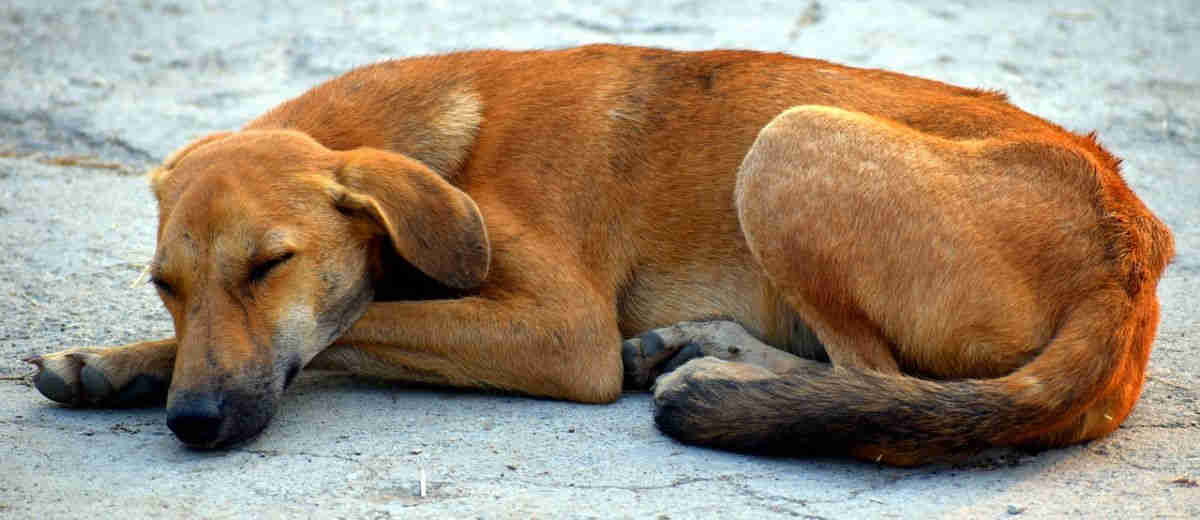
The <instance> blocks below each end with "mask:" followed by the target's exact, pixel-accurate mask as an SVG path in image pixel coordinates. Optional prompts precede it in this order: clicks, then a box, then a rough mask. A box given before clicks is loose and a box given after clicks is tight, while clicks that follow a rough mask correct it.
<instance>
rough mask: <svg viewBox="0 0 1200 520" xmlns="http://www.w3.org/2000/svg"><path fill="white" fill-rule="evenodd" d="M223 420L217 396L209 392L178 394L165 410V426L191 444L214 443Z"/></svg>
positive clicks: (199, 445) (219, 432) (218, 436)
mask: <svg viewBox="0 0 1200 520" xmlns="http://www.w3.org/2000/svg"><path fill="white" fill-rule="evenodd" d="M223 422H224V421H223V420H222V418H221V410H220V405H219V403H218V399H217V396H215V395H211V394H188V395H184V396H180V397H179V398H176V399H173V400H172V403H171V405H170V408H169V409H168V410H167V427H168V428H170V429H171V431H173V432H175V436H176V437H178V438H179V440H180V441H183V443H184V444H188V445H191V446H197V447H210V446H212V445H214V444H215V443H216V442H217V440H218V439H219V438H220V436H221V425H222V423H223Z"/></svg>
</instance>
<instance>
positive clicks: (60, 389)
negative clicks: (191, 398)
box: [24, 347, 169, 407]
mask: <svg viewBox="0 0 1200 520" xmlns="http://www.w3.org/2000/svg"><path fill="white" fill-rule="evenodd" d="M116 348H121V347H116ZM113 354H114V351H113V349H108V348H98V347H81V348H74V349H70V350H64V351H62V352H55V353H53V354H46V355H44V356H33V357H30V358H27V359H25V360H24V361H25V362H26V363H29V364H32V365H33V366H35V367H37V373H35V374H34V375H33V385H34V387H35V388H37V389H38V391H39V392H41V393H42V395H44V396H46V397H47V398H49V399H51V400H53V401H57V402H60V403H63V404H66V405H70V406H114V407H115V406H147V405H155V404H161V403H162V402H163V401H164V400H165V399H166V395H167V387H168V386H169V381H165V380H164V379H163V378H162V377H158V376H156V375H153V374H136V375H133V376H132V377H130V376H129V375H124V374H123V373H125V372H128V371H122V370H120V369H119V367H116V366H113V365H114V363H113V361H114V359H109V358H110V357H118V356H113Z"/></svg>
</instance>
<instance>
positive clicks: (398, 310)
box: [30, 45, 1172, 464]
mask: <svg viewBox="0 0 1200 520" xmlns="http://www.w3.org/2000/svg"><path fill="white" fill-rule="evenodd" d="M790 107H795V108H790ZM739 164H740V165H741V166H740V168H739ZM150 180H151V184H152V187H153V190H154V193H155V195H156V196H157V198H158V201H159V209H160V212H159V215H160V216H159V231H158V248H157V252H156V253H155V257H154V261H153V264H152V266H151V272H152V274H153V280H154V283H155V284H156V285H157V286H158V289H159V294H160V295H161V297H162V300H163V302H164V303H165V305H166V307H167V309H168V310H169V311H170V313H171V316H172V318H173V319H174V322H175V337H174V338H173V339H168V340H164V341H156V342H148V343H137V344H133V345H127V346H123V347H116V348H108V349H97V348H82V349H73V350H68V351H64V352H60V353H57V354H50V355H46V356H42V357H38V358H33V359H31V360H30V361H31V362H33V363H34V364H36V365H38V367H39V368H40V370H39V373H38V375H37V376H36V377H35V381H36V384H37V387H38V389H39V390H40V391H41V392H42V393H43V394H45V395H46V396H48V397H49V398H51V399H54V400H56V401H60V402H64V403H69V404H77V405H84V404H86V405H128V404H134V403H143V402H155V401H158V402H161V401H162V400H163V398H164V397H165V399H166V405H167V409H168V424H169V425H170V427H171V429H172V430H174V431H175V433H176V434H177V436H178V437H179V438H180V439H181V440H182V441H183V442H185V443H187V444H189V445H195V446H204V447H211V446H221V445H227V444H230V443H233V442H236V441H240V440H243V439H246V438H248V437H250V436H253V435H254V434H256V433H257V432H258V431H260V430H261V429H262V428H263V427H264V426H265V425H266V424H267V422H268V420H269V419H270V417H271V415H272V413H273V411H274V410H275V407H276V403H277V401H278V399H279V397H280V395H281V394H282V393H283V391H284V388H285V387H286V386H287V385H288V383H289V382H290V381H291V379H292V377H293V376H294V375H295V374H296V373H297V372H298V371H299V370H300V368H301V367H304V366H306V365H307V366H312V367H320V368H333V369H342V370H349V371H352V372H356V373H360V374H366V375H370V376H378V377H385V378H393V379H402V380H412V381H425V382H432V383H438V384H445V385H454V386H463V387H479V388H495V389H502V390H508V391H515V392H522V393H526V394H531V395H539V396H547V397H553V398H561V399H570V400H575V401H581V402H589V403H602V402H608V401H612V400H614V399H616V398H617V397H618V396H619V395H620V393H621V390H622V381H623V380H624V382H625V386H626V387H630V388H639V387H640V388H645V387H647V386H649V384H650V383H651V382H652V381H653V379H654V377H655V376H657V375H658V374H659V373H661V372H664V371H669V370H671V369H674V368H676V367H679V366H680V365H681V364H682V363H683V362H684V361H687V360H688V359H690V358H693V357H696V356H704V357H702V358H701V359H698V360H692V361H690V362H688V363H687V364H684V365H682V366H681V367H679V368H678V369H677V370H674V371H673V372H670V373H669V374H667V375H666V376H663V377H662V378H660V379H659V380H658V383H657V387H656V389H655V397H654V399H655V403H656V405H657V413H656V420H657V422H658V424H659V426H660V427H661V428H662V429H663V430H664V431H666V432H667V433H669V434H671V435H673V436H676V437H678V438H680V439H681V440H683V441H685V442H692V443H699V444H708V445H713V446H719V447H723V448H730V449H738V450H765V451H775V452H787V453H804V452H816V453H837V452H842V453H850V454H852V455H854V456H857V457H860V458H865V459H869V460H876V461H882V462H886V463H891V464H919V463H923V462H926V461H928V460H931V459H932V458H934V457H938V456H942V455H951V454H956V453H962V452H965V451H967V450H970V449H974V448H978V447H984V446H991V445H1037V446H1060V445H1064V444H1069V443H1074V442H1080V441H1084V440H1087V439H1093V438H1096V437H1099V436H1101V435H1104V434H1106V433H1108V432H1110V431H1112V430H1113V429H1115V428H1116V427H1117V425H1118V424H1120V423H1121V421H1122V420H1123V419H1124V418H1125V416H1126V415H1127V414H1128V413H1129V411H1130V409H1131V408H1132V407H1133V405H1134V402H1135V401H1136V400H1137V397H1138V394H1139V391H1140V389H1141V386H1142V379H1143V373H1144V369H1145V366H1146V362H1147V358H1148V356H1149V353H1150V344H1151V341H1152V338H1153V337H1154V331H1155V327H1156V324H1157V323H1158V303H1157V300H1156V295H1155V286H1156V283H1157V281H1158V278H1159V276H1160V275H1161V274H1162V272H1163V269H1164V267H1165V266H1166V264H1167V262H1168V260H1169V259H1170V257H1171V253H1172V239H1171V235H1170V233H1169V232H1168V230H1167V229H1166V227H1164V225H1163V224H1162V223H1161V222H1160V221H1159V220H1158V219H1156V218H1155V217H1154V215H1152V214H1151V213H1150V211H1149V210H1147V209H1146V207H1145V206H1144V205H1143V204H1142V203H1141V202H1140V201H1139V200H1138V199H1137V198H1136V197H1135V196H1134V194H1133V193H1132V192H1131V191H1130V190H1129V188H1128V187H1127V186H1126V184H1125V183H1124V182H1123V181H1122V180H1121V177H1120V176H1119V174H1118V171H1117V160H1116V159H1114V158H1113V157H1112V156H1111V155H1109V154H1108V153H1107V152H1106V151H1104V150H1103V149H1101V148H1100V146H1099V145H1097V144H1096V142H1095V141H1094V140H1093V139H1092V138H1091V137H1081V136H1077V135H1074V134H1071V133H1069V132H1067V131H1065V130H1063V129H1062V128H1059V127H1057V126H1055V125H1053V124H1050V123H1047V122H1045V121H1043V120H1041V119H1038V118H1036V117H1034V116H1031V115H1029V114H1027V113H1025V112H1022V111H1021V110H1019V109H1017V108H1016V107H1014V106H1012V105H1010V104H1009V103H1007V102H1006V101H1005V98H1004V96H1003V95H1001V94H998V93H995V92H985V91H978V90H967V89H962V88H956V87H952V86H949V85H945V84H942V83H938V82H934V81H928V80H923V79H918V78H913V77H908V76H903V75H899V74H893V73H889V72H883V71H878V70H862V69H854V68H848V67H842V66H838V65H834V64H830V63H826V62H823V61H816V60H806V59H800V58H794V57H790V56H786V55H781V54H761V53H755V52H735V51H712V52H691V53H683V52H671V51H665V50H657V49H644V48H632V47H619V46H611V45H598V46H589V47H582V48H576V49H568V50H562V51H548V52H500V51H483V52H464V53H457V54H450V55H445V56H434V57H423V58H413V59H406V60H399V61H391V62H386V63H381V64H378V65H374V66H369V67H364V68H361V69H357V70H354V71H351V72H350V73H348V74H346V75H344V76H342V77H339V78H337V79H334V80H332V81H330V82H328V83H326V84H324V85H321V86H318V87H316V88H314V89H313V90H311V91H309V92H308V93H306V94H304V95H302V96H300V97H298V98H296V99H293V100H291V101H288V102H286V103H284V104H283V105H281V106H279V107H277V108H275V109H274V110H272V111H270V112H268V113H267V114H266V115H264V116H262V117H260V118H259V119H257V120H255V121H253V122H251V123H250V124H249V125H247V126H246V127H245V128H244V129H242V130H241V131H238V132H235V133H220V134H215V135H211V136H208V137H205V138H203V139H200V140H198V141H196V142H194V143H192V144H191V145H189V146H187V147H185V148H184V149H182V150H180V151H179V152H176V153H175V154H174V156H172V157H171V158H169V159H168V160H167V161H166V162H165V164H164V165H163V166H162V167H161V168H160V169H158V170H156V171H155V172H153V173H152V174H151V176H150ZM716 317H719V318H722V320H723V321H689V320H704V319H711V318H716ZM673 324H674V325H673ZM659 327H666V328H662V329H658V330H653V329H656V328H659ZM645 331H651V332H645ZM643 332H645V333H643ZM639 333H643V334H642V335H641V336H638V337H636V338H634V339H631V340H629V341H626V342H624V344H623V343H622V338H630V337H633V336H635V335H637V334H639ZM768 345H769V346H768ZM772 347H774V348H772ZM830 362H832V363H830Z"/></svg>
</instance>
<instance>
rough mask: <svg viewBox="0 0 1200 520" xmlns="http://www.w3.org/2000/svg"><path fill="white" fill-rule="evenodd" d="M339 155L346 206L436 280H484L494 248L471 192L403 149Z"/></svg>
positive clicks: (471, 283) (337, 198)
mask: <svg viewBox="0 0 1200 520" xmlns="http://www.w3.org/2000/svg"><path fill="white" fill-rule="evenodd" d="M339 153H340V154H341V155H342V159H343V161H342V164H341V167H340V168H339V169H338V171H337V172H336V174H335V178H336V180H337V185H336V186H335V187H334V188H333V190H332V193H331V194H332V195H333V197H334V204H335V205H337V207H338V208H339V209H340V210H342V211H343V212H345V213H350V214H358V215H364V214H365V215H367V216H369V217H370V218H371V219H372V220H374V222H375V223H376V224H377V225H378V227H379V229H380V230H381V231H382V232H384V233H386V234H387V235H388V237H389V238H390V239H391V242H392V245H393V246H394V247H395V248H396V252H397V253H398V254H399V255H400V256H401V257H403V258H404V259H405V260H407V261H409V262H410V263H412V264H413V265H414V266H416V267H417V268H418V269H420V270H421V271H422V272H424V273H425V274H427V275H429V276H430V277H432V278H433V279H435V280H438V281H439V282H442V283H444V284H446V285H449V286H451V287H455V288H458V289H471V288H474V287H477V286H479V285H480V284H482V283H483V280H484V279H485V278H487V274H488V268H489V265H490V263H491V246H490V244H489V243H488V236H487V230H486V229H485V228H484V224H483V216H482V215H480V213H479V207H478V206H476V205H475V201H474V200H472V199H471V197H470V196H469V195H467V194H466V193H465V192H463V191H462V190H459V189H458V188H456V187H454V186H453V185H451V184H450V183H449V182H447V181H446V180H445V179H444V178H442V177H441V176H440V175H438V174H437V173H434V172H433V170H431V169H429V168H428V167H426V166H425V165H424V164H422V163H420V162H417V161H415V160H412V159H409V158H408V157H405V156H403V155H400V154H397V153H392V152H387V151H383V150H378V149H373V148H358V149H355V150H350V151H347V152H339Z"/></svg>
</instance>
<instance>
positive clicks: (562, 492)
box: [0, 0, 1200, 519]
mask: <svg viewBox="0 0 1200 520" xmlns="http://www.w3.org/2000/svg"><path fill="white" fill-rule="evenodd" d="M1053 4H1054V5H1047V3H1043V2H982V1H954V0H952V1H948V2H947V1H945V0H941V1H917V0H912V1H895V0H873V1H856V2H832V1H823V2H808V1H799V2H757V1H753V2H752V1H745V2H719V1H712V0H681V1H670V2H649V1H634V0H631V1H624V2H619V1H604V2H597V1H575V0H560V1H553V2H552V1H546V2H533V1H506V2H467V1H433V0H430V1H406V2H371V1H365V2H343V3H332V2H331V3H329V4H325V3H314V2H287V3H284V2H280V3H271V4H267V3H259V2H253V3H252V2H234V1H229V2H223V1H203V2H179V3H170V2H166V3H164V2H148V1H108V2H95V1H81V2H72V1H68V0H43V1H38V2H34V1H25V0H15V1H14V0H8V1H5V2H0V71H3V74H0V518H113V517H128V518H181V517H182V518H189V517H196V518H199V517H205V518H208V517H211V518H305V517H311V518H339V517H344V518H474V517H481V518H589V517H596V518H661V519H665V518H674V519H682V518H755V519H760V518H776V517H780V518H789V517H809V518H890V517H900V518H1014V517H1015V518H1063V517H1077V518H1100V517H1103V518H1158V517H1163V518H1197V517H1200V487H1198V485H1197V481H1198V480H1200V403H1198V401H1197V400H1198V398H1200V391H1198V390H1197V388H1198V384H1200V360H1198V359H1197V358H1196V357H1193V356H1191V354H1192V353H1193V350H1194V349H1195V348H1196V347H1197V346H1200V43H1198V42H1200V6H1197V5H1196V3H1195V2H1194V1H1189V0H1164V1H1148V0H1132V1H1126V0H1115V1H1096V2H1088V1H1076V2H1054V3H1053ZM597 41H607V42H622V43H638V44H650V45H658V46H669V47H677V48H710V47H747V48H756V49H768V50H783V51H788V52H792V53H795V54H799V55H805V56H812V57H819V58H825V59H830V60H834V61H839V62H843V63H847V64H850V65H858V66H870V67H883V68H889V69H894V70H899V71H902V72H906V73H911V74H916V75H922V76H927V77H932V78H936V79H940V80H944V81H949V82H953V83H957V84H962V85H967V86H979V87H988V88H997V89H1002V90H1004V91H1007V92H1008V93H1009V95H1010V96H1011V98H1012V99H1013V101H1014V102H1015V103H1016V104H1018V105H1019V106H1021V107H1023V108H1025V109H1027V110H1030V111H1032V112H1034V113H1037V114H1040V115H1042V116H1045V117H1048V118H1050V119H1051V120H1054V121H1056V122H1059V123H1060V124H1063V125H1064V126H1066V127H1068V128H1071V129H1074V130H1080V131H1089V130H1092V129H1095V130H1097V131H1098V132H1099V135H1100V137H1101V139H1102V141H1103V142H1104V143H1105V144H1106V145H1107V146H1108V147H1109V148H1110V149H1111V150H1112V151H1113V152H1114V153H1116V154H1117V155H1118V156H1121V157H1123V158H1124V159H1125V163H1124V172H1125V176H1126V179H1127V180H1128V181H1129V183H1130V184H1131V185H1132V186H1133V187H1134V188H1135V190H1137V192H1138V193H1139V194H1140V196H1141V197H1142V198H1143V199H1144V200H1146V201H1147V203H1148V204H1149V205H1150V207H1151V208H1153V209H1154V210H1155V211H1156V212H1157V213H1158V214H1159V215H1160V216H1161V217H1162V218H1163V219H1164V220H1165V221H1166V222H1167V223H1168V225H1170V226H1171V227H1172V229H1173V230H1174V232H1175V234H1176V240H1177V242H1178V256H1177V258H1176V260H1175V262H1174V264H1173V265H1172V266H1171V268H1170V269H1169V270H1168V273H1167V276H1166V278H1165V279H1164V281H1163V283H1162V285H1161V286H1160V287H1159V295H1160V297H1161V299H1162V301H1163V304H1164V307H1163V309H1164V310H1163V321H1162V325H1161V327H1160V329H1159V336H1158V341H1157V343H1156V347H1155V351H1154V354H1153V358H1152V361H1151V366H1150V371H1149V379H1148V382H1147V384H1146V389H1145V393H1144V395H1143V398H1142V401H1141V404H1140V405H1139V406H1138V408H1137V409H1136V411H1135V412H1134V414H1133V415H1132V416H1131V417H1130V418H1129V420H1128V421H1127V422H1126V423H1125V424H1124V425H1123V426H1122V427H1121V428H1120V429H1119V430H1118V431H1117V432H1115V433H1114V434H1113V435H1111V436H1109V437H1107V438H1105V439H1102V440H1100V441H1097V442H1093V443H1090V444H1088V445H1085V446H1079V447H1074V448H1070V449H1062V450H1054V451H1049V452H1044V453H1040V454H1029V453H1021V452H1014V451H993V452H988V453H984V454H981V455H979V456H977V457H975V458H973V459H971V460H970V461H968V462H966V463H963V464H958V465H952V466H934V467H926V468H919V469H890V468H879V467H876V466H873V465H870V464H863V463H857V462H851V461H844V460H823V459H820V460H803V459H775V458H763V457H752V456H743V455H735V454H728V453H721V452H715V451H710V450H706V449H699V448H693V447H687V446H682V445H679V444H676V443H675V442H673V441H671V440H669V439H667V438H666V437H664V436H662V435H661V434H659V433H658V432H657V431H656V430H655V429H654V427H653V425H652V423H651V418H650V404H649V400H648V398H647V396H646V395H645V394H631V395H627V396H625V397H624V398H622V399H621V400H620V401H619V402H618V403H616V404H613V405H607V406H588V405H579V404H570V403H560V402H552V401H545V400H537V399H527V398H520V397H514V396H505V395H491V394H483V393H473V392H458V391H450V390H439V389H422V388H407V387H401V386H393V385H386V384H381V383H374V382H370V381H361V380H355V379H351V378H347V377H344V376H329V377H320V376H319V375H316V374H307V375H303V376H302V378H301V380H300V381H299V382H298V383H297V384H296V385H295V386H294V387H293V388H292V390H290V391H289V394H288V396H287V398H286V399H285V402H284V404H283V407H282V409H281V411H280V412H279V414H278V416H277V417H276V419H275V421H274V423H273V424H272V425H271V426H270V427H269V428H268V429H267V431H266V432H265V433H264V434H263V435H262V436H261V437H259V438H258V439H257V440H255V441H253V442H251V443H249V444H246V445H244V446H241V447H239V448H236V449H234V450H231V451H228V452H197V451H192V450H188V449H185V448H183V447H182V446H181V445H180V444H179V443H178V442H176V441H175V439H174V438H173V437H172V436H171V434H170V432H169V431H168V430H167V428H166V426H165V424H164V417H163V412H162V411H161V410H156V409H148V410H116V411H112V410H73V409H67V408H63V407H59V406H57V405H54V404H52V403H50V402H49V401H47V400H45V399H43V398H42V397H41V396H40V395H38V394H37V392H36V391H35V390H34V389H33V388H32V387H31V386H30V385H29V383H28V381H27V380H26V379H25V377H24V376H26V375H27V374H28V373H29V372H30V370H29V368H28V367H26V366H24V365H23V364H21V363H20V361H19V360H20V359H21V358H23V357H25V356H28V355H31V354H38V353H45V352H50V351H53V350H58V349H60V348H62V347H65V346H76V345H83V344H119V343H124V342H129V341H134V340H139V339H144V338H150V337H160V336H166V335H169V334H170V323H169V320H168V318H167V317H166V314H165V313H164V312H163V311H162V310H161V309H160V306H159V303H158V301H157V299H156V297H155V296H154V294H153V291H152V289H150V288H149V287H145V286H143V287H138V288H131V287H130V283H131V282H132V281H133V280H134V278H135V277H136V276H137V274H138V272H139V271H140V269H141V267H142V266H143V265H144V264H145V262H146V261H148V260H149V258H150V256H151V253H152V248H153V231H154V225H155V222H154V208H153V204H152V201H151V198H150V195H149V192H148V190H147V189H146V187H145V181H144V180H143V179H142V178H141V177H140V176H139V175H138V174H139V173H140V172H141V171H143V170H144V169H145V168H146V167H147V166H149V165H150V164H152V163H153V162H155V161H157V160H159V159H160V158H162V157H163V156H164V155H165V154H167V153H169V152H170V151H171V150H173V149H174V148H176V147H178V146H180V145H182V144H183V143H185V142H186V141H188V140H189V139H190V138H192V137H195V136H199V135H202V134H205V133H208V132H210V131H213V130H218V129H228V128H234V127H237V126H238V125H240V124H241V123H243V122H245V121H247V120H248V119H249V118H251V117H253V116H254V115H256V114H258V113H260V112H262V111H264V110H265V109H267V108H269V107H271V106H273V105H275V104H277V103H279V102H281V101H282V100H284V99H286V98H288V97H291V96H294V95H296V94H298V93H300V92H302V91H303V90H305V89H306V88H308V87H310V86H312V85H314V84H316V83H317V82H319V81H321V80H323V79H325V78H328V77H330V76H332V75H334V74H337V73H338V72H340V71H344V70H346V69H347V68H349V67H352V66H355V65H360V64H365V63H370V62H373V61H378V60H382V59H386V58H391V57H402V56H408V55H415V54H423V53H431V52H440V51H449V50H456V49H467V48H476V47H503V48H545V47H561V46H567V45H572V44H578V43H587V42H597ZM422 475H424V479H423V480H424V482H425V495H424V496H421V494H420V483H421V482H422Z"/></svg>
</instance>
